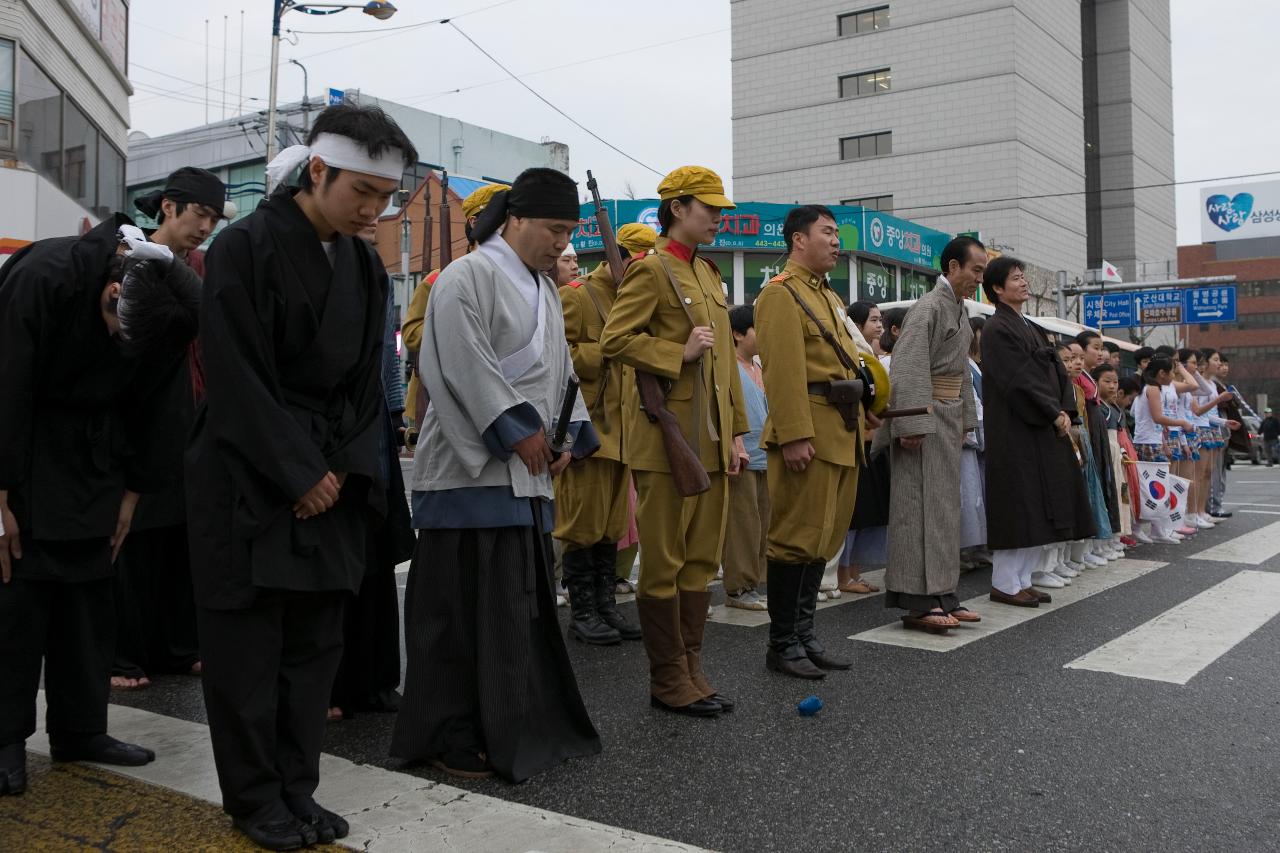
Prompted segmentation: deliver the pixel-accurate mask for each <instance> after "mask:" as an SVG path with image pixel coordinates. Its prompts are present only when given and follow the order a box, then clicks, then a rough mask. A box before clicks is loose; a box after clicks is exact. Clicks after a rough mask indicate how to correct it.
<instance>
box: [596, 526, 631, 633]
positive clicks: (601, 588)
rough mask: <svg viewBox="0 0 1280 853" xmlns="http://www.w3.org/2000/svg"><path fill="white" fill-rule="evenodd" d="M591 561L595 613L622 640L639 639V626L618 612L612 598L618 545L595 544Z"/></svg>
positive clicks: (616, 603) (616, 604) (614, 543)
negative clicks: (593, 577) (593, 567)
mask: <svg viewBox="0 0 1280 853" xmlns="http://www.w3.org/2000/svg"><path fill="white" fill-rule="evenodd" d="M591 555H592V561H593V564H594V566H595V590H596V612H597V613H599V614H600V619H601V621H603V622H604V624H606V625H608V626H609V627H610V628H612V629H613V630H615V631H617V632H618V635H619V636H621V637H622V639H624V640H638V639H640V626H639V625H636V624H634V623H631V622H628V621H627V619H626V617H624V616H623V615H622V613H621V612H619V610H618V602H617V601H615V600H614V597H613V586H614V581H615V580H616V578H617V565H618V543H616V542H597V543H596V544H595V545H592V546H591Z"/></svg>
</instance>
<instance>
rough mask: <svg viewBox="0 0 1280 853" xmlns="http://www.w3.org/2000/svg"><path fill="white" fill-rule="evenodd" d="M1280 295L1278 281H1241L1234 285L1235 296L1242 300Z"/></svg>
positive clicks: (1279, 283)
mask: <svg viewBox="0 0 1280 853" xmlns="http://www.w3.org/2000/svg"><path fill="white" fill-rule="evenodd" d="M1278 295H1280V281H1278V280H1274V279H1273V280H1271V281H1242V282H1240V283H1239V284H1237V285H1236V296H1238V297H1240V298H1242V299H1244V298H1249V297H1258V296H1278Z"/></svg>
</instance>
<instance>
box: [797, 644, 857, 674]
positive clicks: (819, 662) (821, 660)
mask: <svg viewBox="0 0 1280 853" xmlns="http://www.w3.org/2000/svg"><path fill="white" fill-rule="evenodd" d="M804 652H805V655H806V656H807V657H808V658H809V660H810V661H812V662H813V664H814V665H815V666H816V667H818V669H831V670H838V671H843V670H846V669H853V664H852V663H850V662H849V661H846V660H841V659H840V658H835V657H832V656H831V655H829V654H827V653H826V651H825V650H824V651H820V652H819V651H814V650H813V649H805V650H804Z"/></svg>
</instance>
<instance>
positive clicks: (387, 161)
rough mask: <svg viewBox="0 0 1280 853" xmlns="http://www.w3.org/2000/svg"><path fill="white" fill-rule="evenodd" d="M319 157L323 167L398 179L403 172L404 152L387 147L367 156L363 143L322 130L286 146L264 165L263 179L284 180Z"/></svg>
mask: <svg viewBox="0 0 1280 853" xmlns="http://www.w3.org/2000/svg"><path fill="white" fill-rule="evenodd" d="M312 157H319V158H320V159H321V160H322V161H323V162H324V164H325V165H326V166H333V167H334V168H336V169H347V170H349V171H352V172H362V173H363V174H366V175H375V176H377V177H379V178H388V179H390V180H394V181H398V180H400V177H401V176H402V175H403V174H404V152H403V151H401V150H400V149H399V148H388V149H387V150H385V151H383V152H382V154H381V155H380V156H378V157H371V156H369V152H368V150H366V149H365V147H364V145H362V144H361V143H359V142H356V141H355V140H354V139H352V138H351V137H349V136H342V135H341V134H337V133H322V134H320V135H319V136H317V137H316V140H315V142H313V143H311V144H310V145H290V146H289V147H288V148H286V149H284V150H283V151H281V152H280V153H279V154H277V155H276V157H275V159H274V160H272V161H271V162H270V163H268V164H267V179H268V180H269V181H270V182H271V183H272V184H273V185H274V184H279V183H281V182H283V181H284V179H285V178H287V177H289V176H290V175H292V174H293V172H294V170H295V169H297V168H298V167H299V166H301V165H302V164H303V163H310V162H311V158H312Z"/></svg>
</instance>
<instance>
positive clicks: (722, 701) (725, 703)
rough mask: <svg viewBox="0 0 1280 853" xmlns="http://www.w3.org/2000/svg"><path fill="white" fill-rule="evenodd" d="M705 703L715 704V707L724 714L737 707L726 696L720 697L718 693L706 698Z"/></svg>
mask: <svg viewBox="0 0 1280 853" xmlns="http://www.w3.org/2000/svg"><path fill="white" fill-rule="evenodd" d="M707 701H708V702H715V703H716V704H717V705H719V706H720V710H721V711H722V712H723V713H726V714H727V713H729V712H730V711H732V710H733V709H734V708H736V707H738V704H737V703H736V702H734V701H733V700H732V699H730V698H729V697H728V696H721V695H720V694H719V693H712V694H711V695H710V696H708V697H707Z"/></svg>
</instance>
